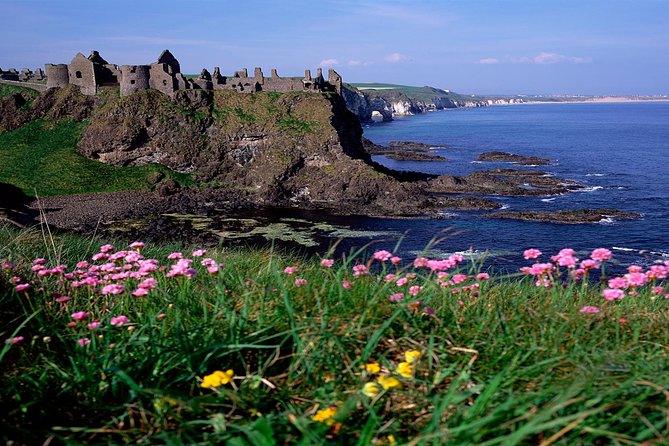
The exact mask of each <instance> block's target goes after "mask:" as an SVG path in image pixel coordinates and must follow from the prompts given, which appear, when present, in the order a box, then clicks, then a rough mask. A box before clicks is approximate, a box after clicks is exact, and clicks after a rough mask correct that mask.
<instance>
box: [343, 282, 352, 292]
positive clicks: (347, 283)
mask: <svg viewBox="0 0 669 446" xmlns="http://www.w3.org/2000/svg"><path fill="white" fill-rule="evenodd" d="M351 286H352V285H351V282H349V281H348V280H344V281H342V283H341V287H342V288H344V289H345V290H348V289H350V288H351Z"/></svg>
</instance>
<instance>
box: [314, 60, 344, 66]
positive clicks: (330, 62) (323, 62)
mask: <svg viewBox="0 0 669 446" xmlns="http://www.w3.org/2000/svg"><path fill="white" fill-rule="evenodd" d="M338 65H339V61H338V60H337V59H325V60H321V62H320V63H319V64H318V66H319V67H323V68H325V67H336V66H338Z"/></svg>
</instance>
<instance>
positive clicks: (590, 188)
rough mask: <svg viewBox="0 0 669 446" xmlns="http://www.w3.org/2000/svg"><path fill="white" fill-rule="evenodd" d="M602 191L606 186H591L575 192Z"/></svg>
mask: <svg viewBox="0 0 669 446" xmlns="http://www.w3.org/2000/svg"><path fill="white" fill-rule="evenodd" d="M602 189H604V186H590V187H585V188H583V189H578V190H576V191H575V192H595V191H598V190H602Z"/></svg>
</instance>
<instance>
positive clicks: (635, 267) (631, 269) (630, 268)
mask: <svg viewBox="0 0 669 446" xmlns="http://www.w3.org/2000/svg"><path fill="white" fill-rule="evenodd" d="M641 271H643V268H642V267H640V266H639V265H630V266H628V267H627V272H629V273H640V272H641Z"/></svg>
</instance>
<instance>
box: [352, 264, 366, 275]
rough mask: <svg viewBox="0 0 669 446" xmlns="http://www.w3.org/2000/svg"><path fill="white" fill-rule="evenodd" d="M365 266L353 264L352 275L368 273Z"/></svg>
mask: <svg viewBox="0 0 669 446" xmlns="http://www.w3.org/2000/svg"><path fill="white" fill-rule="evenodd" d="M368 274H369V271H367V267H366V266H365V265H355V266H354V267H353V277H360V276H365V275H368Z"/></svg>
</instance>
